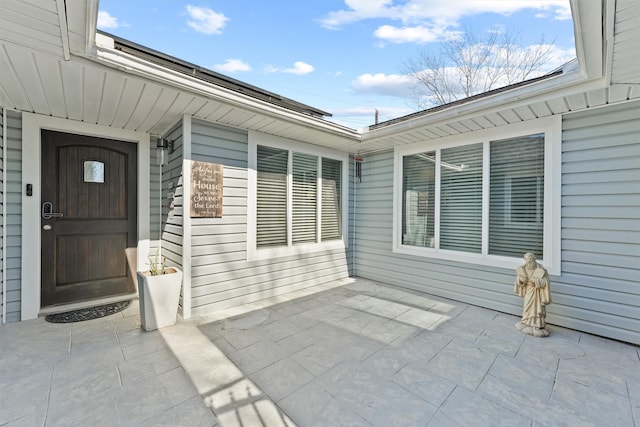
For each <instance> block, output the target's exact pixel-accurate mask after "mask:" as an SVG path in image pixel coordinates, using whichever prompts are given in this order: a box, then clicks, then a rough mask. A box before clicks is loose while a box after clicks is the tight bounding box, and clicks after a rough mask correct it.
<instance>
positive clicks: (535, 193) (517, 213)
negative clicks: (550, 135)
mask: <svg viewBox="0 0 640 427" xmlns="http://www.w3.org/2000/svg"><path fill="white" fill-rule="evenodd" d="M490 144H491V148H490V153H491V166H490V167H491V172H490V176H491V178H490V179H491V193H490V210H489V212H490V214H489V215H490V216H489V253H490V254H492V255H505V256H522V254H523V253H525V252H529V251H530V252H534V253H535V254H536V255H537V256H538V257H540V258H542V257H543V256H544V254H543V246H544V245H543V225H544V218H543V215H544V134H538V135H531V136H526V137H521V138H513V139H506V140H499V141H492V142H491V143H490Z"/></svg>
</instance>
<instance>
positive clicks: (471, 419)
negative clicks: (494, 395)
mask: <svg viewBox="0 0 640 427" xmlns="http://www.w3.org/2000/svg"><path fill="white" fill-rule="evenodd" d="M438 412H439V413H440V412H441V413H442V415H444V416H446V417H447V418H449V419H451V420H452V421H453V422H456V423H458V424H460V425H461V426H474V427H484V426H486V427H496V426H505V427H512V426H530V425H531V423H532V421H531V419H528V418H526V417H524V416H522V415H520V414H518V413H516V412H513V411H512V410H510V409H507V408H505V407H504V406H501V405H499V404H497V403H495V402H493V401H491V400H489V399H486V398H484V397H482V396H480V395H478V394H475V393H472V392H471V391H469V390H467V389H466V388H463V387H456V389H455V390H454V391H453V392H452V393H451V394H450V395H449V397H448V398H447V400H446V401H445V402H444V404H443V405H442V406H441V407H440V409H438Z"/></svg>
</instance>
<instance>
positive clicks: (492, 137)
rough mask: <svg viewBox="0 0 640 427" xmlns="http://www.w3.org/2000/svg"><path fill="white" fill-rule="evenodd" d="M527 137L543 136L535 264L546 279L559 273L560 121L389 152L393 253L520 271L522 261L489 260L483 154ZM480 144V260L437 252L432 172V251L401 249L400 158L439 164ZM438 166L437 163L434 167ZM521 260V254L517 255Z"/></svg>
mask: <svg viewBox="0 0 640 427" xmlns="http://www.w3.org/2000/svg"><path fill="white" fill-rule="evenodd" d="M533 134H544V189H545V191H544V218H543V250H544V257H543V258H542V259H539V260H538V261H539V262H540V263H541V264H543V265H544V266H545V267H546V268H547V270H548V271H549V274H552V275H559V274H560V273H561V263H560V249H561V235H560V233H561V172H562V117H561V116H551V117H546V118H542V119H535V120H530V121H526V122H521V123H515V124H509V125H504V126H497V127H495V128H492V129H485V130H480V131H474V132H469V133H464V134H459V135H454V136H449V137H443V138H438V139H433V140H429V141H424V142H420V143H413V144H409V145H406V146H402V147H396V148H395V149H394V176H393V243H392V245H393V247H392V250H393V252H394V253H399V254H405V255H412V256H417V257H424V258H434V259H442V260H448V261H458V262H464V263H469V264H477V265H484V266H491V267H502V268H509V269H513V268H516V267H517V266H519V265H522V262H523V261H522V258H519V257H508V256H500V255H489V253H488V252H489V195H490V188H489V185H490V176H489V172H490V169H489V166H490V158H489V149H490V143H491V141H496V140H502V139H510V138H517V137H522V136H527V135H533ZM477 143H483V159H482V164H483V166H482V167H483V173H482V250H481V253H480V254H473V253H467V252H459V251H452V250H446V249H440V248H439V238H440V184H441V181H440V170H439V169H440V168H439V167H436V189H435V195H436V200H435V209H436V213H435V221H436V223H435V233H434V234H435V248H429V247H417V246H410V245H405V244H402V200H403V197H402V191H403V187H402V182H403V157H404V156H405V155H412V154H417V153H421V152H425V151H433V150H435V151H436V158H437V161H438V162H439V161H440V153H441V150H442V149H445V148H450V147H457V146H463V145H469V144H477ZM436 164H438V163H436ZM523 255H524V253H523Z"/></svg>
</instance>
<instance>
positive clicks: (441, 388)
mask: <svg viewBox="0 0 640 427" xmlns="http://www.w3.org/2000/svg"><path fill="white" fill-rule="evenodd" d="M391 380H392V381H393V382H394V383H396V384H398V385H399V386H400V387H402V388H404V389H405V390H407V391H408V392H410V393H412V394H415V395H416V396H418V397H419V398H421V399H422V400H425V401H427V402H429V403H431V404H432V405H434V406H436V407H439V406H440V405H442V403H443V402H444V401H445V400H446V399H447V397H448V396H449V394H451V392H452V391H453V389H454V388H455V387H456V385H455V384H454V383H452V382H451V381H449V380H447V379H445V378H442V377H441V376H439V375H436V374H433V373H431V372H429V371H427V370H425V369H422V367H421V366H420V365H418V364H415V363H410V364H408V365H406V366H405V367H403V368H402V369H401V370H400V371H399V372H397V373H396V374H395V375H393V376H392V377H391Z"/></svg>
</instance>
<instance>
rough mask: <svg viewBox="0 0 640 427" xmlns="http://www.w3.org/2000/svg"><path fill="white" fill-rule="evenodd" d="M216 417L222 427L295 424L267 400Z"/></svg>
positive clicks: (285, 425) (281, 426)
mask: <svg viewBox="0 0 640 427" xmlns="http://www.w3.org/2000/svg"><path fill="white" fill-rule="evenodd" d="M217 417H218V422H219V423H220V425H221V426H224V427H248V426H269V427H272V426H273V427H295V423H294V422H293V421H292V420H291V419H290V418H289V417H287V415H286V414H285V413H284V412H282V410H281V409H280V408H278V407H277V406H276V404H275V403H273V402H272V401H271V400H269V399H262V400H257V401H255V402H253V403H251V404H248V405H245V406H243V407H241V408H238V409H237V410H235V411H229V412H224V413H222V414H218V415H217Z"/></svg>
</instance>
